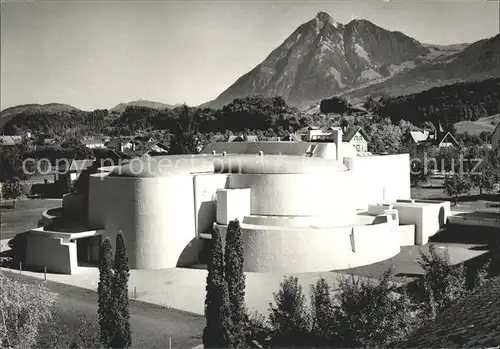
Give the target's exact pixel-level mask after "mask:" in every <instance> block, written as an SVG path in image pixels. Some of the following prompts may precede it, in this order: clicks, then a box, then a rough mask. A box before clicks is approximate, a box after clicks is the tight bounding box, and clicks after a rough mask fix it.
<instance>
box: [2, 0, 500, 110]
mask: <svg viewBox="0 0 500 349" xmlns="http://www.w3.org/2000/svg"><path fill="white" fill-rule="evenodd" d="M0 6H1V41H0V45H1V46H0V49H1V50H0V58H1V75H0V80H1V86H0V88H1V95H0V109H1V110H3V109H5V108H8V107H11V106H14V105H19V104H27V103H40V104H45V103H53V102H56V103H65V104H70V105H72V106H75V107H77V108H80V109H83V110H93V109H100V108H106V109H108V108H112V107H113V106H115V105H116V104H118V103H121V102H128V101H132V100H138V99H146V100H151V101H158V102H163V103H168V104H177V103H184V102H185V103H187V104H189V105H198V104H200V103H204V102H207V101H209V100H212V99H214V98H216V97H217V96H218V95H219V94H220V93H222V92H223V91H224V90H225V89H226V88H228V87H229V86H230V85H231V84H233V83H234V82H235V81H236V80H237V79H238V78H239V77H240V76H241V75H243V74H245V73H247V72H248V71H250V70H251V69H253V68H254V67H255V66H256V65H258V64H259V63H260V62H262V61H263V60H264V59H265V58H266V57H267V56H268V55H269V54H270V53H271V51H272V50H273V49H275V48H276V47H278V46H279V45H280V44H281V43H282V42H283V41H284V40H285V39H286V38H287V37H288V36H289V35H290V34H291V33H292V32H293V31H294V30H295V29H296V28H297V27H298V26H299V25H300V24H302V23H305V22H307V21H309V20H311V19H312V18H314V16H315V15H316V13H318V12H319V11H325V12H327V13H329V14H330V15H331V16H332V17H333V18H334V19H335V20H337V21H338V22H341V23H344V24H346V23H348V22H349V21H350V20H352V19H354V18H363V19H367V20H370V21H372V22H373V23H375V24H376V25H378V26H381V27H383V28H386V29H389V30H398V31H401V32H403V33H405V34H406V35H409V36H411V37H414V38H415V39H417V40H418V41H420V42H424V43H432V44H454V43H463V42H474V41H477V40H480V39H483V38H487V37H491V36H494V35H496V34H498V33H499V15H500V11H499V2H498V1H485V0H482V1H480V0H477V1H472V0H471V1H461V2H457V1H443V0H442V1H408V0H399V1H396V0H392V1H382V0H363V1H348V0H345V1H273V2H265V1H256V0H253V1H252V0H247V1H168V0H165V1H118V0H116V1H115V0H111V1H41V0H40V1H29V2H28V1H13V0H4V1H2V3H1V5H0Z"/></svg>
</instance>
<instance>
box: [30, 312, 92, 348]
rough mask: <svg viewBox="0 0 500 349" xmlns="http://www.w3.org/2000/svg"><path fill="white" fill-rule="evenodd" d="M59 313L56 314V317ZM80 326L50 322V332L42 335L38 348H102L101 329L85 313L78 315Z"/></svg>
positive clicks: (37, 344)
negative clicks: (74, 326)
mask: <svg viewBox="0 0 500 349" xmlns="http://www.w3.org/2000/svg"><path fill="white" fill-rule="evenodd" d="M56 318H57V314H56V315H55V319H56ZM78 322H79V323H78V327H77V328H76V329H75V328H71V327H70V326H69V325H67V324H65V323H61V322H55V321H54V322H52V323H50V324H49V329H48V331H47V332H48V333H47V334H46V335H43V336H40V338H39V339H38V341H37V343H36V345H35V347H36V348H61V349H62V348H77V349H88V348H101V343H100V338H99V329H98V328H97V326H96V324H95V323H94V322H92V321H90V320H89V319H88V318H87V317H86V316H85V315H83V314H80V315H79V316H78Z"/></svg>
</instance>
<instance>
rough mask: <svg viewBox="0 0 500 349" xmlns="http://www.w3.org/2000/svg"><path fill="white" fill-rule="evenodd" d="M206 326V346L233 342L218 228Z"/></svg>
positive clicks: (214, 232)
mask: <svg viewBox="0 0 500 349" xmlns="http://www.w3.org/2000/svg"><path fill="white" fill-rule="evenodd" d="M206 290H207V296H206V299H205V318H206V326H205V329H204V330H203V346H204V347H205V348H224V347H228V346H229V345H230V343H231V338H230V337H231V336H230V329H231V314H230V305H229V295H228V291H227V283H226V281H225V280H224V253H223V248H222V239H221V236H220V233H219V231H218V230H217V229H215V230H214V231H213V232H212V255H211V258H210V261H209V263H208V276H207V287H206Z"/></svg>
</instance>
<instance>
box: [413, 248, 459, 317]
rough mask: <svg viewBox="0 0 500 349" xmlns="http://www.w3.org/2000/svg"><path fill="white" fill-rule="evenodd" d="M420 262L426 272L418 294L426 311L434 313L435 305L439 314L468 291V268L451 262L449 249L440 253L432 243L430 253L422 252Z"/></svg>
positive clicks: (420, 281)
mask: <svg viewBox="0 0 500 349" xmlns="http://www.w3.org/2000/svg"><path fill="white" fill-rule="evenodd" d="M418 264H419V265H420V266H421V267H422V269H423V270H424V273H425V274H424V276H423V277H422V278H421V279H420V280H419V284H418V288H417V294H416V296H417V297H420V301H421V305H422V307H423V311H424V312H425V313H427V314H433V313H434V311H433V310H432V308H433V307H435V308H436V311H435V312H436V314H439V313H441V312H442V311H443V310H445V309H447V308H448V307H449V306H450V305H451V304H453V303H454V302H455V301H456V300H457V299H459V298H460V297H462V296H464V295H465V294H466V293H467V291H468V288H467V273H466V270H465V268H464V266H463V265H458V266H454V265H452V264H451V262H450V257H449V254H448V251H447V250H444V251H443V252H442V253H439V252H438V249H437V247H436V246H435V245H432V244H431V245H429V253H428V254H426V253H423V252H422V253H421V254H420V257H419V259H418ZM434 303H435V304H434Z"/></svg>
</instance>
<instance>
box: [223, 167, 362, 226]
mask: <svg viewBox="0 0 500 349" xmlns="http://www.w3.org/2000/svg"><path fill="white" fill-rule="evenodd" d="M228 187H229V188H231V189H241V188H250V189H251V214H252V215H264V216H265V215H269V216H274V215H276V216H281V215H284V216H331V217H335V220H336V221H337V224H336V225H337V226H341V225H348V224H352V223H353V221H354V218H355V214H356V209H355V206H354V200H352V197H353V191H354V190H355V188H354V187H353V183H352V178H351V176H350V173H349V171H345V172H335V173H330V174H230V175H229V181H228Z"/></svg>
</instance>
